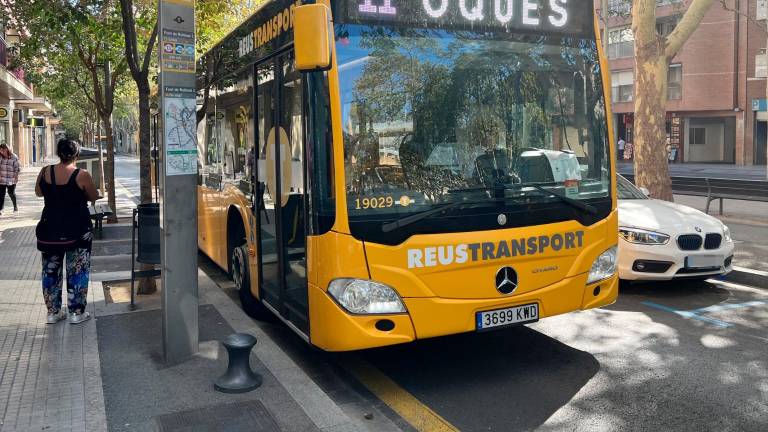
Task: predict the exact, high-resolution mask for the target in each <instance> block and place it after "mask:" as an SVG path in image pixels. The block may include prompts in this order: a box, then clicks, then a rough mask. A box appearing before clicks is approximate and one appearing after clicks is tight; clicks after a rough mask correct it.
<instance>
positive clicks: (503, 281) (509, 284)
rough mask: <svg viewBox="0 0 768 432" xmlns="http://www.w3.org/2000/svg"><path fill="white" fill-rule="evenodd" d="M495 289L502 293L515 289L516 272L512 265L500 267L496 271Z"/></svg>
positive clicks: (510, 292)
mask: <svg viewBox="0 0 768 432" xmlns="http://www.w3.org/2000/svg"><path fill="white" fill-rule="evenodd" d="M496 289H497V290H498V291H499V292H500V293H502V294H505V295H506V294H512V293H513V292H515V290H516V289H517V272H516V271H515V269H513V268H512V267H502V268H500V269H499V271H497V272H496Z"/></svg>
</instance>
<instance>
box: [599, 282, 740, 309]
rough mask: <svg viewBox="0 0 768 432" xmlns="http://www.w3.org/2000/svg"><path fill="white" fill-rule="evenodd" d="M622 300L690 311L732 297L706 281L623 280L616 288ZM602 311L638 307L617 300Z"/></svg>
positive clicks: (728, 292) (727, 292)
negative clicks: (647, 302)
mask: <svg viewBox="0 0 768 432" xmlns="http://www.w3.org/2000/svg"><path fill="white" fill-rule="evenodd" d="M621 297H628V298H631V299H635V300H638V301H640V300H642V301H651V302H655V303H660V304H663V305H664V306H668V307H672V308H676V309H681V310H690V309H698V308H703V307H707V306H713V305H716V304H720V303H723V302H725V301H726V300H728V299H729V298H731V297H732V294H731V292H730V291H728V290H727V289H724V288H722V287H720V286H718V285H715V284H712V283H709V282H706V281H695V280H680V281H668V282H634V283H631V284H630V283H625V282H623V281H622V284H621V286H620V288H619V298H621ZM604 309H607V310H616V311H621V310H623V311H638V305H637V304H636V303H634V302H621V301H619V302H616V303H614V304H613V305H611V306H607V307H605V308H604ZM643 310H644V308H643Z"/></svg>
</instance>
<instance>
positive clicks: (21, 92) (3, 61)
mask: <svg viewBox="0 0 768 432" xmlns="http://www.w3.org/2000/svg"><path fill="white" fill-rule="evenodd" d="M10 63H11V56H10V49H9V48H8V43H7V42H6V40H5V39H4V38H3V37H2V36H0V100H8V99H32V98H33V97H34V93H33V92H32V86H31V85H30V84H29V83H28V82H27V81H26V79H25V76H24V69H21V68H15V69H13V70H10V69H8V66H9V65H10Z"/></svg>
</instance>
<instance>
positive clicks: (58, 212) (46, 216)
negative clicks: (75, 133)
mask: <svg viewBox="0 0 768 432" xmlns="http://www.w3.org/2000/svg"><path fill="white" fill-rule="evenodd" d="M56 154H57V155H58V156H59V159H60V162H59V163H58V164H56V165H51V166H48V167H45V168H43V170H42V171H40V175H39V176H38V177H37V184H36V185H35V193H36V194H37V196H39V197H44V198H45V207H43V213H42V215H41V217H40V222H39V223H38V224H37V230H36V234H37V249H38V250H39V251H40V252H41V253H42V258H43V272H42V285H43V298H44V299H45V305H46V307H47V308H48V324H55V323H57V322H58V321H61V320H62V319H64V318H66V314H65V313H64V310H63V309H62V300H61V290H62V284H63V274H62V273H63V269H64V266H66V268H67V300H68V309H69V323H70V324H80V323H82V322H84V321H87V320H88V319H90V318H91V314H90V313H89V312H86V311H85V306H86V297H87V295H88V283H89V281H90V268H91V242H92V240H93V233H92V231H93V225H92V224H91V218H90V213H89V212H88V201H91V202H93V201H95V200H96V198H97V197H98V192H97V190H96V185H95V184H94V183H93V178H91V175H90V174H89V173H88V171H85V170H82V169H78V168H77V167H76V166H75V162H76V161H77V157H78V156H79V154H80V146H79V145H78V144H77V143H76V142H74V141H71V140H68V139H62V140H60V141H59V142H58V144H57V146H56Z"/></svg>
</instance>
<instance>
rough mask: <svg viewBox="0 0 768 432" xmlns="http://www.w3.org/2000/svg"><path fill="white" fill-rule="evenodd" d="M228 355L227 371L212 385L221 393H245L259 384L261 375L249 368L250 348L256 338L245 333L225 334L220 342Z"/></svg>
mask: <svg viewBox="0 0 768 432" xmlns="http://www.w3.org/2000/svg"><path fill="white" fill-rule="evenodd" d="M222 345H224V348H226V349H227V354H228V355H229V364H228V365H227V371H226V372H225V373H224V375H222V376H221V377H219V379H217V380H216V381H215V382H214V384H213V387H214V388H215V389H216V390H217V391H220V392H222V393H247V392H249V391H252V390H255V389H257V388H258V387H259V386H261V382H262V379H261V376H260V375H259V374H257V373H256V372H254V371H253V370H252V369H251V361H250V357H251V350H252V349H253V347H254V346H255V345H256V338H255V337H254V336H252V335H249V334H245V333H235V334H232V335H229V336H227V338H226V339H224V341H223V342H222Z"/></svg>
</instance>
